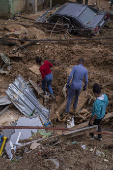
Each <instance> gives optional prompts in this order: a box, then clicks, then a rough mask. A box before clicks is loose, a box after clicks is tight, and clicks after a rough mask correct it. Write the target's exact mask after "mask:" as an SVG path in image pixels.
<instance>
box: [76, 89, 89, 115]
mask: <svg viewBox="0 0 113 170" xmlns="http://www.w3.org/2000/svg"><path fill="white" fill-rule="evenodd" d="M87 100H88V98H87V97H86V92H85V91H82V92H81V93H80V95H79V99H78V106H77V109H76V113H77V112H79V111H80V110H81V109H82V107H83V106H84V105H85V103H86V102H87Z"/></svg>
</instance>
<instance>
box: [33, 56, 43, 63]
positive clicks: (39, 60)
mask: <svg viewBox="0 0 113 170" xmlns="http://www.w3.org/2000/svg"><path fill="white" fill-rule="evenodd" d="M35 59H36V63H37V64H40V63H41V62H42V59H41V58H40V57H38V56H36V57H35Z"/></svg>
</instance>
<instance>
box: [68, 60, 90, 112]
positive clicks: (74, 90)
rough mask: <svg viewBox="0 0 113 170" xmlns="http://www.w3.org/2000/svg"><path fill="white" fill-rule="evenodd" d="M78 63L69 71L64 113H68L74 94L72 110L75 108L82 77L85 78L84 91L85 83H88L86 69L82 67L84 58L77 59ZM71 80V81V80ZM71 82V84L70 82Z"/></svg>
mask: <svg viewBox="0 0 113 170" xmlns="http://www.w3.org/2000/svg"><path fill="white" fill-rule="evenodd" d="M77 63H78V65H75V66H74V67H73V69H72V71H71V74H70V75H69V78H68V80H67V85H66V87H67V89H68V97H67V105H66V111H65V112H66V113H69V109H70V104H71V101H72V99H73V97H74V96H75V100H74V104H73V107H74V110H75V109H76V108H77V104H78V97H79V94H80V91H81V88H82V83H83V78H85V85H84V87H83V90H84V91H85V89H86V86H87V83H88V71H87V69H86V68H84V66H83V64H84V60H83V59H79V60H78V62H77ZM71 80H72V81H71ZM70 82H71V84H70Z"/></svg>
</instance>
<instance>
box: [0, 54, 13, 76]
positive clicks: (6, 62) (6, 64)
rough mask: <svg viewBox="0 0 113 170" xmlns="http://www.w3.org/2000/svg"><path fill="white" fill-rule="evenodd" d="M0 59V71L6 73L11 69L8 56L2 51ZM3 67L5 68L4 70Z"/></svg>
mask: <svg viewBox="0 0 113 170" xmlns="http://www.w3.org/2000/svg"><path fill="white" fill-rule="evenodd" d="M1 59H2V64H1V68H0V73H1V74H8V73H9V71H10V70H11V66H10V59H9V58H8V57H6V56H5V55H4V54H3V53H1ZM5 68H6V69H7V70H4V69H5Z"/></svg>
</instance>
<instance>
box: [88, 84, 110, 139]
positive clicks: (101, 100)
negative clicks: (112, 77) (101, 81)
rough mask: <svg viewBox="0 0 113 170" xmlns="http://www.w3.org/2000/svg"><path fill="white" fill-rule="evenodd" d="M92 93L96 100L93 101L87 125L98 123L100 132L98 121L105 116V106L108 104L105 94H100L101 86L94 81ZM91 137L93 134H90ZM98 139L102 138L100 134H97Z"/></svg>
mask: <svg viewBox="0 0 113 170" xmlns="http://www.w3.org/2000/svg"><path fill="white" fill-rule="evenodd" d="M93 93H94V95H95V97H96V100H95V101H94V103H93V108H92V113H91V114H92V117H91V119H90V121H89V126H92V125H98V132H101V127H100V122H101V120H102V119H103V118H104V116H105V112H106V107H107V105H108V97H107V95H106V94H101V87H100V86H99V85H98V84H97V83H95V84H94V85H93ZM90 135H91V137H92V139H93V138H94V134H92V133H91V134H90ZM98 139H99V140H102V138H101V134H98Z"/></svg>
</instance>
